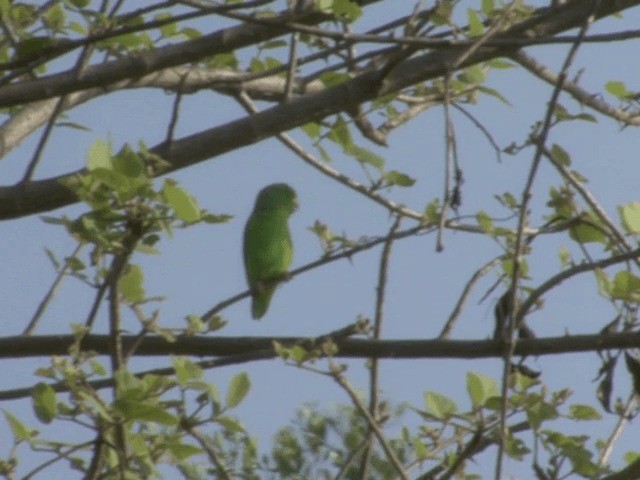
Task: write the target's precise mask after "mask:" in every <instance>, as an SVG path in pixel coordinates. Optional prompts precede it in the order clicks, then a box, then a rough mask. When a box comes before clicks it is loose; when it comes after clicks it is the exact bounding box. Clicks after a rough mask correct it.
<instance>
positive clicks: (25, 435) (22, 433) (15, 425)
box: [2, 410, 35, 442]
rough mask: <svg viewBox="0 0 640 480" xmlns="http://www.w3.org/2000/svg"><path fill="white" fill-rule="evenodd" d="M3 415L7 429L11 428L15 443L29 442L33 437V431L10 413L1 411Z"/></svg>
mask: <svg viewBox="0 0 640 480" xmlns="http://www.w3.org/2000/svg"><path fill="white" fill-rule="evenodd" d="M2 413H4V418H5V419H6V420H7V423H8V424H9V428H11V433H13V438H14V439H15V440H16V441H17V442H20V441H29V440H31V437H33V436H34V435H35V431H34V430H30V429H29V428H28V427H27V426H26V425H25V424H24V423H22V422H21V421H20V420H18V418H17V417H15V416H14V415H13V414H12V413H10V412H8V411H7V410H2Z"/></svg>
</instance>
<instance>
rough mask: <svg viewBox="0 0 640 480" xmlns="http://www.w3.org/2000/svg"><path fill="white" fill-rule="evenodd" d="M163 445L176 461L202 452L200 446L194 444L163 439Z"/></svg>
mask: <svg viewBox="0 0 640 480" xmlns="http://www.w3.org/2000/svg"><path fill="white" fill-rule="evenodd" d="M163 445H164V447H165V448H166V449H167V450H168V452H169V454H170V455H171V457H172V458H173V459H174V460H176V461H177V462H182V461H184V460H186V459H187V458H189V457H191V456H193V455H199V454H201V453H202V448H200V447H196V446H195V445H187V444H184V443H180V442H169V441H165V442H164V443H163Z"/></svg>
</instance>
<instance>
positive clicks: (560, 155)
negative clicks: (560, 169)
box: [551, 143, 571, 167]
mask: <svg viewBox="0 0 640 480" xmlns="http://www.w3.org/2000/svg"><path fill="white" fill-rule="evenodd" d="M551 158H552V159H553V161H554V162H557V163H558V164H559V165H562V166H564V167H568V166H569V165H571V157H570V156H569V154H568V153H567V151H566V150H565V149H564V148H562V147H561V146H560V145H558V144H557V143H554V144H553V146H552V147H551Z"/></svg>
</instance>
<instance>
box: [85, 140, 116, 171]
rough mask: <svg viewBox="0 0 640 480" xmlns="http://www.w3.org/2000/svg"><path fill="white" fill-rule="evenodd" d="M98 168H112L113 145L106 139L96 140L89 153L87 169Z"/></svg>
mask: <svg viewBox="0 0 640 480" xmlns="http://www.w3.org/2000/svg"><path fill="white" fill-rule="evenodd" d="M97 168H104V169H106V170H111V168H112V164H111V147H110V146H109V145H108V144H107V143H106V142H105V141H104V140H100V139H98V140H96V141H95V142H93V145H91V147H90V148H89V152H88V153H87V169H88V170H89V171H91V170H95V169H97Z"/></svg>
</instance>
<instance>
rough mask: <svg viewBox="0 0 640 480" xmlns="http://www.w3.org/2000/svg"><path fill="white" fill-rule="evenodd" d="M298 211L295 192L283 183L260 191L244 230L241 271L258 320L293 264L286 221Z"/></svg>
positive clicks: (291, 247)
mask: <svg viewBox="0 0 640 480" xmlns="http://www.w3.org/2000/svg"><path fill="white" fill-rule="evenodd" d="M297 208H298V201H297V198H296V192H295V190H293V188H291V187H290V186H289V185H287V184H286V183H274V184H272V185H268V186H266V187H264V188H263V189H262V190H260V193H258V197H257V198H256V203H255V205H254V207H253V212H251V216H250V217H249V219H248V220H247V225H246V226H245V228H244V248H243V252H244V267H245V271H246V274H247V282H248V283H249V288H250V289H251V297H252V299H253V300H252V303H251V315H252V316H253V318H255V319H258V318H260V317H262V316H263V315H264V314H265V313H266V311H267V309H268V308H269V302H270V301H271V296H272V295H273V292H274V291H275V289H276V287H277V286H278V283H279V282H281V281H282V280H285V279H286V277H287V274H288V271H289V266H290V265H291V261H292V260H293V244H292V243H291V234H290V232H289V225H288V224H287V221H288V220H289V217H290V216H291V215H292V214H293V212H295V210H296V209H297Z"/></svg>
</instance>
